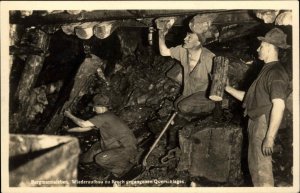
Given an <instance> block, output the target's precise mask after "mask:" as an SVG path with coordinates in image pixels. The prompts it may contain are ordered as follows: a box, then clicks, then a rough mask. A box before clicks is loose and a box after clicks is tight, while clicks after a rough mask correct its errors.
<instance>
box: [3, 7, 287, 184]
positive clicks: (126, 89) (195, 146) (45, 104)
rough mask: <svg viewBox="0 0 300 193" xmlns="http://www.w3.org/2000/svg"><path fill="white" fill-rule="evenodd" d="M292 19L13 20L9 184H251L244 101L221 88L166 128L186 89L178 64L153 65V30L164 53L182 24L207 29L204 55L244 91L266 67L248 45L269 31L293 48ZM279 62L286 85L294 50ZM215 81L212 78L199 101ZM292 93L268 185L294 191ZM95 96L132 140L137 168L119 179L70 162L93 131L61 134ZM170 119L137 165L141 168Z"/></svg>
mask: <svg viewBox="0 0 300 193" xmlns="http://www.w3.org/2000/svg"><path fill="white" fill-rule="evenodd" d="M289 13H290V12H289V10H275V11H274V10H210V11H207V10H163V11H162V10H128V11H127V10H118V11H114V10H106V11H103V10H102V11H100V10H95V11H63V10H61V11H58V10H56V11H10V47H9V53H10V72H9V73H10V80H9V81H10V85H9V89H10V92H9V95H10V96H9V97H10V104H9V132H10V149H9V151H10V152H9V157H10V159H9V171H10V186H87V187H90V186H113V185H118V186H129V187H131V186H144V187H147V186H155V187H157V186H164V187H172V186H181V187H188V186H202V187H236V186H238V187H243V186H253V184H252V182H251V176H250V173H249V168H248V163H247V151H248V150H247V149H248V140H247V139H248V134H247V120H248V119H247V118H246V117H244V116H243V112H244V109H243V108H242V103H241V102H239V101H238V100H236V99H235V98H233V97H232V96H231V95H229V94H228V93H226V92H225V91H224V92H222V88H221V91H220V92H221V95H222V101H221V102H213V101H212V100H210V101H208V102H207V103H205V104H204V106H203V108H204V109H207V110H205V111H204V112H201V113H198V114H184V113H180V112H178V114H177V115H176V116H175V118H174V119H173V121H170V117H171V115H172V114H173V113H174V112H175V111H176V109H175V108H174V101H175V100H176V99H177V98H178V97H179V96H180V94H181V93H182V90H183V84H182V78H181V79H178V75H180V74H181V71H182V68H181V65H180V62H178V61H177V60H175V59H173V58H171V57H164V56H161V54H160V51H159V45H158V41H159V40H158V39H159V37H158V28H159V25H165V26H166V25H168V24H169V26H168V27H169V31H168V34H167V35H166V45H167V47H169V48H170V47H174V46H177V45H180V44H183V42H184V38H185V36H186V34H187V31H189V30H190V28H191V27H190V26H191V25H189V24H191V23H192V24H194V25H196V26H197V25H198V28H199V29H204V28H207V29H206V31H204V33H206V40H205V42H203V46H204V47H205V48H207V49H208V50H210V51H211V52H212V53H214V54H215V56H216V57H222V58H223V59H226V60H224V61H227V63H226V62H225V63H226V64H227V65H228V69H227V71H228V72H227V77H228V79H229V83H230V85H233V86H234V87H235V88H238V89H240V90H245V91H246V90H247V89H248V88H249V87H250V85H251V83H252V82H253V81H254V80H255V78H256V77H257V75H258V74H259V72H260V70H261V68H262V67H263V61H261V60H259V59H258V56H257V48H258V47H259V45H260V41H259V40H258V39H257V37H258V36H265V34H266V33H267V32H268V31H269V30H270V29H272V28H274V27H277V28H280V29H281V30H282V31H284V32H285V33H286V34H287V41H288V44H289V45H291V42H292V39H291V35H292V25H291V24H290V23H289V20H288V19H287V17H288V15H289ZM206 15H213V16H214V17H213V20H212V21H211V22H210V23H209V22H206V21H202V20H199V21H198V20H197V18H198V17H199V16H200V17H205V16H206ZM171 20H172V21H173V23H171V24H170V23H167V22H170V21H171ZM159 22H161V23H159ZM201 22H204V23H205V22H206V23H205V25H204V24H203V23H201ZM199 26H200V27H199ZM194 30H195V28H194ZM280 61H281V63H282V65H283V66H284V68H285V69H286V71H287V72H288V75H289V79H290V85H289V86H290V88H292V49H286V50H282V52H281V54H280ZM219 63H220V65H221V64H222V62H220V61H219ZM215 66H216V64H214V66H213V69H214V68H215ZM183 78H184V77H183ZM212 81H213V72H212V73H211V75H210V84H209V85H210V87H209V88H208V92H207V95H209V90H210V88H211V85H212ZM223 87H224V85H223ZM223 89H224V88H223ZM289 93H290V94H289V95H288V96H289V97H288V99H287V101H286V109H285V111H284V116H283V120H282V122H281V127H280V129H279V131H278V134H277V137H276V141H275V146H274V153H273V155H272V157H273V173H274V180H275V186H292V185H293V184H292V182H293V172H292V171H293V170H292V168H293V161H292V160H293V153H292V152H293V149H292V136H293V122H292V120H293V118H292V117H293V115H292V113H293V112H292V98H291V96H292V94H291V93H292V90H290V91H289ZM97 94H104V95H106V96H108V98H109V99H110V104H111V105H110V107H109V110H110V111H111V112H113V113H114V114H115V115H116V116H117V117H119V118H120V119H122V120H123V121H124V122H125V123H126V125H128V127H129V128H130V130H131V131H132V132H133V134H134V136H135V138H136V140H137V155H136V158H135V160H136V162H135V164H134V166H133V167H132V169H131V170H129V172H128V173H126V174H125V175H124V176H121V177H119V178H116V177H114V176H112V175H111V174H110V172H109V171H108V170H106V169H104V168H103V167H101V166H99V165H98V164H96V163H95V162H92V163H88V164H85V163H81V162H80V161H79V157H80V155H81V154H82V153H83V152H86V151H88V150H89V149H90V148H91V147H92V145H93V144H95V143H97V142H99V141H101V137H100V135H99V131H97V130H90V131H87V132H82V133H75V132H68V131H67V130H68V129H69V128H72V127H76V126H77V125H76V124H75V123H74V122H72V120H71V119H68V118H67V117H65V116H64V113H65V111H66V110H69V111H71V112H72V113H73V114H74V115H75V116H77V117H79V118H80V119H83V120H89V119H90V118H91V117H93V116H94V112H93V107H92V101H93V97H94V96H95V95H97ZM168 121H169V123H170V124H169V125H168V126H169V127H168V128H167V130H166V132H165V134H163V135H162V137H161V139H160V140H159V141H157V144H156V145H155V147H154V149H153V150H152V151H151V153H150V154H149V156H148V157H147V167H146V168H143V166H142V161H143V159H144V158H145V156H146V155H147V152H149V149H150V147H152V145H153V144H154V142H155V140H156V139H157V138H158V137H159V135H160V134H161V132H162V130H163V128H164V127H165V126H166V124H167V123H168ZM115 156H117V155H115ZM28 171H31V172H30V173H29V172H28ZM32 180H36V183H33V182H32ZM38 180H62V183H56V184H45V183H44V184H43V183H41V182H39V183H38ZM76 180H77V182H74V181H76ZM112 180H119V181H122V180H125V181H126V182H127V183H122V184H114V183H112Z"/></svg>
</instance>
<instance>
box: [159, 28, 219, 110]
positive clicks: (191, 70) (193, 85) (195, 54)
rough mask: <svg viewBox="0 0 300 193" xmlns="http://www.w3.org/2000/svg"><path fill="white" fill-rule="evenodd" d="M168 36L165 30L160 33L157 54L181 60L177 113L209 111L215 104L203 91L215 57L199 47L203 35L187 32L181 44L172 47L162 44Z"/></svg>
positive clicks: (203, 40) (203, 38) (176, 104)
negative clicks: (181, 88) (181, 90)
mask: <svg viewBox="0 0 300 193" xmlns="http://www.w3.org/2000/svg"><path fill="white" fill-rule="evenodd" d="M167 33H168V29H160V30H159V50H160V54H161V55H162V56H171V57H172V58H174V59H176V60H178V61H180V63H181V65H182V67H183V71H182V73H179V74H178V76H180V77H178V79H181V81H182V85H183V92H182V95H181V96H180V97H179V98H177V99H176V101H175V102H174V106H175V108H176V110H178V111H179V112H181V113H185V114H198V113H202V112H210V111H211V110H213V108H214V105H215V104H214V102H212V101H210V100H209V99H208V98H207V97H206V91H207V89H208V85H209V78H210V77H209V74H210V73H211V69H212V64H213V57H214V56H215V54H213V53H212V52H211V51H209V50H208V49H206V48H204V47H203V46H202V45H203V43H204V42H205V39H206V38H205V35H204V34H205V33H202V34H200V33H194V32H192V31H191V32H188V33H187V35H186V37H185V38H184V43H183V45H178V46H176V47H171V48H168V47H167V46H166V43H165V36H166V34H167Z"/></svg>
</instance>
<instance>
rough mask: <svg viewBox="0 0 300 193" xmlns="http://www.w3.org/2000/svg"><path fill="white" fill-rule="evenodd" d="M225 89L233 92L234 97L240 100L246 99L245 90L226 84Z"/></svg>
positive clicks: (230, 92)
mask: <svg viewBox="0 0 300 193" xmlns="http://www.w3.org/2000/svg"><path fill="white" fill-rule="evenodd" d="M225 91H226V92H228V93H229V94H231V95H232V96H233V97H234V98H236V99H238V100H239V101H242V100H243V99H244V96H245V91H241V90H237V89H235V88H233V87H232V86H226V87H225Z"/></svg>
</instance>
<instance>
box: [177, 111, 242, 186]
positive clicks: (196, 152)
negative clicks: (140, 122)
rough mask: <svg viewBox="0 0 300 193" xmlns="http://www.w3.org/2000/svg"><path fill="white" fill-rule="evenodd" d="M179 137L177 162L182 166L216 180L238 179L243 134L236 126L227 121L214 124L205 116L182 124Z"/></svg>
mask: <svg viewBox="0 0 300 193" xmlns="http://www.w3.org/2000/svg"><path fill="white" fill-rule="evenodd" d="M180 139H181V140H180V141H181V143H180V147H181V150H182V151H183V154H182V156H181V157H180V163H179V165H180V166H181V168H182V169H183V170H188V171H189V173H190V174H191V175H192V176H200V177H205V178H207V179H209V180H211V181H216V182H231V183H235V182H238V181H240V180H241V175H242V171H241V164H240V163H241V162H240V160H241V150H242V139H243V135H242V128H241V127H240V126H238V125H234V124H232V123H229V122H223V123H218V124H214V122H213V121H212V120H211V117H209V118H207V119H206V120H204V121H201V122H199V123H197V125H190V126H189V127H185V128H184V129H183V130H182V131H181V132H180ZM179 169H180V168H179Z"/></svg>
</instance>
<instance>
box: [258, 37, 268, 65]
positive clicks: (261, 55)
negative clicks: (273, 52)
mask: <svg viewBox="0 0 300 193" xmlns="http://www.w3.org/2000/svg"><path fill="white" fill-rule="evenodd" d="M256 51H257V52H258V59H260V60H263V61H264V60H265V59H266V57H267V56H268V52H269V43H267V42H263V41H262V42H261V43H260V46H259V47H258V48H257V50H256Z"/></svg>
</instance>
